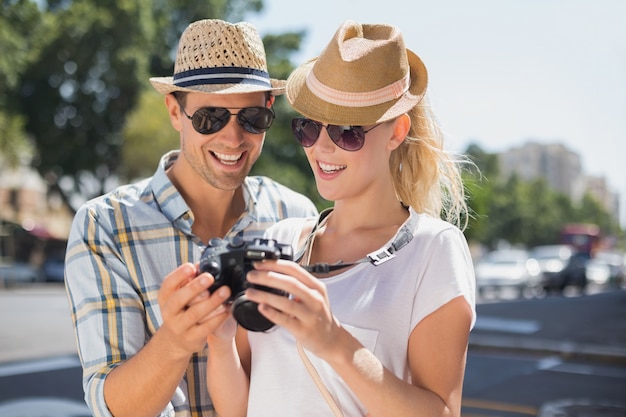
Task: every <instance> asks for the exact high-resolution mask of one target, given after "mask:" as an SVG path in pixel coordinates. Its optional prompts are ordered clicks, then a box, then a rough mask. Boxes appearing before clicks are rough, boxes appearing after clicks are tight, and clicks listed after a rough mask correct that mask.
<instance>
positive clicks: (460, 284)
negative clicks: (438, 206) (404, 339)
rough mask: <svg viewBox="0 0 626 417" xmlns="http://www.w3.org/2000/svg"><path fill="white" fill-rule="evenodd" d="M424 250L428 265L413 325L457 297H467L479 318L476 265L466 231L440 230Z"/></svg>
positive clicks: (423, 277) (418, 291) (422, 278)
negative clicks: (475, 276) (477, 312)
mask: <svg viewBox="0 0 626 417" xmlns="http://www.w3.org/2000/svg"><path fill="white" fill-rule="evenodd" d="M424 249H425V250H424V252H423V253H422V257H421V259H422V261H423V262H424V263H425V267H424V269H423V270H422V276H421V277H420V280H419V281H418V282H419V283H418V286H417V288H416V296H415V305H414V309H413V314H412V317H411V328H415V326H417V324H418V323H419V322H420V321H421V320H422V319H424V318H425V317H426V316H428V315H429V314H431V313H433V312H434V311H436V310H437V309H439V308H440V307H442V306H443V305H444V304H446V303H448V302H450V301H451V300H453V299H454V298H456V297H459V296H463V297H464V298H465V300H466V301H467V303H468V304H469V305H470V307H471V309H472V323H471V327H473V326H474V323H475V321H476V290H475V278H474V266H473V263H472V258H471V255H470V251H469V247H468V245H467V241H466V239H465V236H464V235H463V233H462V232H461V231H460V230H459V229H457V228H455V227H449V228H446V229H444V230H442V231H440V232H439V233H437V234H436V235H435V236H434V237H433V239H432V241H431V242H430V244H429V245H428V247H427V248H424Z"/></svg>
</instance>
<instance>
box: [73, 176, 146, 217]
mask: <svg viewBox="0 0 626 417" xmlns="http://www.w3.org/2000/svg"><path fill="white" fill-rule="evenodd" d="M150 179H151V178H146V179H144V180H140V181H138V182H135V183H132V184H124V185H120V186H118V187H116V188H114V189H112V190H111V191H108V192H106V193H104V194H102V195H100V196H98V197H94V198H92V199H91V200H88V201H86V202H85V203H83V204H82V205H81V207H80V208H79V210H78V212H77V214H78V213H81V212H103V211H109V210H115V209H116V207H120V205H124V206H125V207H133V206H134V205H135V203H136V202H137V201H139V200H145V198H146V197H145V196H146V195H151V194H152V193H151V192H150V191H149V189H150Z"/></svg>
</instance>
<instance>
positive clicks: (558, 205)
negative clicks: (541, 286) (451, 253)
mask: <svg viewBox="0 0 626 417" xmlns="http://www.w3.org/2000/svg"><path fill="white" fill-rule="evenodd" d="M465 153H466V154H467V155H468V156H469V157H470V158H471V159H472V160H473V161H474V162H475V163H476V165H477V166H478V167H479V169H480V172H477V173H465V175H464V181H465V184H466V187H467V190H468V198H469V205H470V208H471V210H472V212H473V217H472V218H471V219H470V221H469V225H468V228H467V230H466V232H465V234H466V236H467V238H468V239H469V240H474V241H476V242H480V243H482V244H484V245H485V246H486V247H487V248H488V249H494V248H496V247H497V246H498V245H499V244H500V243H501V242H506V243H508V244H512V245H521V246H526V247H532V246H536V245H541V244H550V243H558V242H559V235H560V230H561V228H562V227H563V226H564V225H565V224H566V223H572V222H587V223H594V224H597V225H598V226H600V228H601V230H602V232H603V233H604V234H605V235H613V236H619V235H621V229H620V227H619V225H618V224H617V222H616V221H615V220H611V216H610V215H609V214H608V212H607V210H606V209H604V208H603V207H602V205H601V204H600V203H599V202H598V201H597V200H595V199H594V198H593V197H591V196H585V197H584V198H583V200H582V202H581V203H580V204H578V205H575V204H573V203H572V201H571V200H570V199H569V198H568V197H566V196H565V195H564V194H562V193H559V192H557V191H555V190H552V189H551V188H550V187H549V186H548V185H547V183H546V182H545V180H543V179H537V180H533V181H522V180H520V179H519V178H518V177H517V176H515V175H513V176H511V177H509V178H504V177H502V176H501V175H500V171H499V167H498V158H497V154H490V153H487V152H485V151H483V150H482V149H481V148H480V147H479V146H478V145H475V144H472V145H470V146H469V147H468V148H467V150H466V152H465Z"/></svg>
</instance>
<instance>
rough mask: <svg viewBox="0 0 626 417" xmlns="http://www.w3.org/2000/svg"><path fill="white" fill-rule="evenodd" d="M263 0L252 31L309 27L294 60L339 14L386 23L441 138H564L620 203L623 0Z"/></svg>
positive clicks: (460, 146) (513, 141)
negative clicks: (412, 58) (409, 61)
mask: <svg viewBox="0 0 626 417" xmlns="http://www.w3.org/2000/svg"><path fill="white" fill-rule="evenodd" d="M264 2H265V9H264V12H263V13H262V14H260V15H255V16H250V17H249V18H248V20H249V21H251V22H252V23H254V24H255V25H256V26H257V28H258V29H259V31H260V32H261V34H265V33H268V32H273V33H280V32H283V31H285V30H302V29H306V30H307V36H306V38H305V40H304V44H303V50H302V53H301V54H300V55H299V56H298V58H297V59H298V60H299V62H298V64H299V63H302V62H303V61H304V60H305V59H307V58H310V57H313V56H317V55H318V54H319V52H320V51H321V50H322V49H323V47H324V46H325V45H326V43H328V41H330V39H331V38H332V36H333V35H334V33H335V31H336V29H337V28H338V27H339V25H340V24H341V23H342V22H343V21H344V20H346V19H352V20H356V21H359V22H361V23H391V24H395V25H396V26H398V27H399V28H400V29H401V30H402V32H403V33H404V36H405V42H406V44H407V47H408V48H409V49H411V50H413V51H414V52H415V53H417V54H418V55H419V56H420V57H421V58H422V60H423V61H424V63H425V64H426V67H427V68H428V70H429V80H430V83H429V90H428V95H429V98H430V101H431V103H432V104H433V107H434V109H435V111H436V113H437V116H438V118H439V120H440V121H441V123H442V125H443V128H444V130H445V132H446V133H447V136H448V139H447V142H446V148H447V149H448V150H450V151H455V152H460V151H463V150H465V148H466V147H467V145H468V144H470V143H471V142H474V143H477V144H479V145H480V146H481V147H482V148H483V149H485V150H486V151H488V152H499V151H502V150H506V149H509V148H511V147H513V146H519V145H522V144H524V143H526V142H528V141H530V140H533V141H537V142H540V143H557V142H559V143H563V144H564V145H566V146H567V147H568V148H569V149H571V150H572V151H575V152H577V153H578V154H579V155H580V156H581V159H582V164H583V168H584V171H585V173H587V174H590V175H596V176H604V177H606V178H607V180H608V182H609V186H610V188H611V189H612V190H613V191H614V192H618V193H619V194H620V195H621V197H622V198H621V204H622V209H623V210H622V212H624V211H625V210H624V208H626V207H625V206H626V199H625V196H626V169H625V165H626V0H526V1H524V0H472V1H466V0H441V1H435V0H430V1H424V0H382V1H381V0H315V1H307V2H299V1H294V0H264ZM622 219H624V216H622Z"/></svg>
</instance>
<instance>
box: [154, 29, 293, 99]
mask: <svg viewBox="0 0 626 417" xmlns="http://www.w3.org/2000/svg"><path fill="white" fill-rule="evenodd" d="M150 83H151V84H152V86H153V87H154V88H155V89H156V90H157V91H158V92H159V93H161V94H169V93H171V92H174V91H187V92H202V93H212V94H237V93H250V92H263V91H271V92H272V93H273V94H274V95H279V94H283V92H284V83H285V82H284V81H281V80H274V79H271V78H270V76H269V74H268V72H267V62H266V58H265V48H264V47H263V41H262V40H261V37H260V36H259V34H258V33H257V31H256V29H255V27H254V26H253V25H251V24H250V23H246V22H240V23H229V22H225V21H223V20H218V19H206V20H199V21H197V22H194V23H192V24H190V25H189V26H187V28H186V29H185V31H184V32H183V34H182V35H181V37H180V41H179V43H178V52H177V54H176V62H175V64H174V76H173V77H152V78H150Z"/></svg>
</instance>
